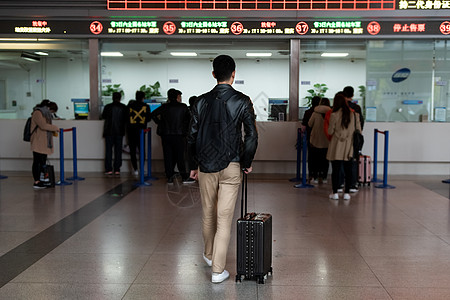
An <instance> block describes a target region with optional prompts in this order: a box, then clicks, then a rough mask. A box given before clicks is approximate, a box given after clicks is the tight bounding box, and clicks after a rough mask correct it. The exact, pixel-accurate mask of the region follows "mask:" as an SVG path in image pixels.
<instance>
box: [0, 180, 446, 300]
mask: <svg viewBox="0 0 450 300" xmlns="http://www.w3.org/2000/svg"><path fill="white" fill-rule="evenodd" d="M3 175H9V178H7V179H3V180H0V299H46V300H47V299H108V300H110V299H133V300H134V299H450V203H449V191H450V185H449V184H444V183H441V180H442V179H446V178H437V177H426V178H418V177H404V178H400V177H398V178H394V179H392V180H390V182H389V184H391V185H394V186H395V187H396V188H395V189H377V188H374V187H373V185H372V186H371V187H364V188H362V189H361V190H360V191H359V193H358V194H356V195H354V196H353V197H352V200H351V203H350V205H349V206H345V205H343V203H342V201H341V202H340V203H339V205H338V206H334V205H333V204H331V203H330V202H329V201H328V194H329V193H330V185H329V184H325V185H322V186H316V187H314V188H311V189H296V188H293V183H292V182H289V181H288V180H287V179H288V177H287V176H278V175H273V176H269V175H265V176H262V175H257V174H255V175H251V176H250V178H249V209H250V210H252V211H253V210H256V211H259V212H270V213H271V214H272V215H273V262H272V264H273V275H272V276H269V278H268V279H267V280H266V283H265V284H257V283H256V282H254V281H244V282H242V283H235V281H234V278H235V277H234V275H235V272H236V249H235V248H236V242H235V240H236V237H235V234H236V233H235V226H234V227H233V230H232V239H231V243H230V249H229V252H228V253H229V254H228V261H227V269H228V270H229V271H230V273H231V278H230V279H229V280H227V281H225V282H224V283H222V284H212V283H210V279H211V273H210V269H209V268H208V267H207V266H206V264H205V263H204V262H203V259H202V256H201V254H202V235H201V227H200V218H201V214H200V209H201V207H200V202H199V191H198V187H197V186H196V185H195V184H194V185H181V184H179V183H176V184H175V185H174V186H172V187H168V186H167V185H166V184H165V181H164V180H156V181H152V183H153V185H152V186H142V187H134V186H133V183H134V181H133V179H132V178H129V177H126V176H122V177H120V178H119V177H110V178H107V177H104V176H103V175H100V174H88V175H87V178H86V180H84V181H79V182H75V183H74V184H73V185H69V186H57V187H56V188H54V189H46V190H40V191H34V190H33V189H32V187H31V178H30V176H29V174H23V173H13V172H12V173H10V174H3ZM83 175H84V174H83ZM238 214H239V209H236V217H237V215H238Z"/></svg>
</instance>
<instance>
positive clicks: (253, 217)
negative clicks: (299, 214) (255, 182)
mask: <svg viewBox="0 0 450 300" xmlns="http://www.w3.org/2000/svg"><path fill="white" fill-rule="evenodd" d="M244 202H245V204H244ZM244 207H245V212H244ZM236 261H237V274H236V282H237V281H241V280H242V277H244V278H245V279H256V280H257V281H258V283H264V280H265V279H266V278H267V275H268V274H272V215H271V214H268V213H255V212H251V213H247V174H245V173H244V174H243V180H242V198H241V217H240V218H239V219H238V220H237V259H236Z"/></svg>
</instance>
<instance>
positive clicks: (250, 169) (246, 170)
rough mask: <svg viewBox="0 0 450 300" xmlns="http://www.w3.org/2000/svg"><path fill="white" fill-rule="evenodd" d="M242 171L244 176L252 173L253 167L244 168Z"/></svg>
mask: <svg viewBox="0 0 450 300" xmlns="http://www.w3.org/2000/svg"><path fill="white" fill-rule="evenodd" d="M243 171H244V173H245V174H248V173H251V172H252V171H253V167H250V168H245V169H244V170H243Z"/></svg>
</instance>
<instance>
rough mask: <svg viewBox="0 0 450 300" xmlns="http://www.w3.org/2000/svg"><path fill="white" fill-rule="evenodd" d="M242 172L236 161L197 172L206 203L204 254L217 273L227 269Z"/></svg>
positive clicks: (204, 204) (203, 216) (204, 211)
mask: <svg viewBox="0 0 450 300" xmlns="http://www.w3.org/2000/svg"><path fill="white" fill-rule="evenodd" d="M241 176H242V175H241V168H240V165H239V163H237V162H232V163H230V164H229V165H228V167H227V168H225V169H223V170H222V171H219V172H216V173H202V172H199V173H198V182H199V186H200V195H201V199H202V207H203V215H202V225H203V240H204V242H205V253H204V254H205V256H206V257H207V258H208V259H211V260H212V271H213V272H214V273H222V272H223V270H224V269H225V264H226V261H227V251H228V244H229V242H230V232H231V222H232V221H233V215H234V209H235V205H236V199H237V196H238V194H239V185H240V183H241Z"/></svg>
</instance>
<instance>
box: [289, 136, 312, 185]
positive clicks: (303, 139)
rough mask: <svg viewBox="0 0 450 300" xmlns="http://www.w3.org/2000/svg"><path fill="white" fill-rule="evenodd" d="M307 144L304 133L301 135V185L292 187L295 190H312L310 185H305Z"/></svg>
mask: <svg viewBox="0 0 450 300" xmlns="http://www.w3.org/2000/svg"><path fill="white" fill-rule="evenodd" d="M307 152H308V144H307V141H306V132H304V133H302V183H299V184H296V185H294V187H295V188H298V189H305V188H313V187H314V186H313V185H312V184H307V183H306V160H307Z"/></svg>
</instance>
